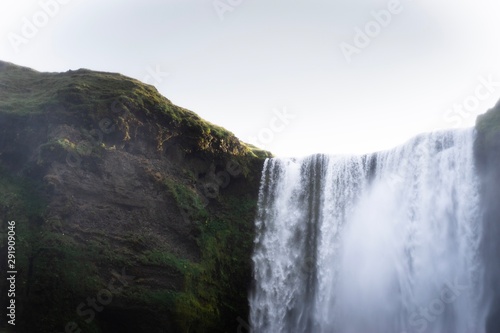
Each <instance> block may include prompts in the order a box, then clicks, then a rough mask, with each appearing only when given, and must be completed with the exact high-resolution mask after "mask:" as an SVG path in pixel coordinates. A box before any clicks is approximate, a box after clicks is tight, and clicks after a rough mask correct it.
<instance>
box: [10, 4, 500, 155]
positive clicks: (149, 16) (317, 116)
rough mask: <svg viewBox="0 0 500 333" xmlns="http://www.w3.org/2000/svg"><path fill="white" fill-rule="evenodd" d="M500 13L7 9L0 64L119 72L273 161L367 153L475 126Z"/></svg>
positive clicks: (497, 64) (498, 54)
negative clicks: (423, 135)
mask: <svg viewBox="0 0 500 333" xmlns="http://www.w3.org/2000/svg"><path fill="white" fill-rule="evenodd" d="M499 9H500V3H498V1H493V0H492V1H488V0H456V1H449V0H446V1H445V0H400V1H397V0H390V1H386V0H383V1H382V0H330V1H326V0H325V1H320V0H216V1H213V0H141V1H139V0H134V1H132V0H128V1H127V0H99V1H97V0H41V1H32V0H23V1H19V0H2V2H1V3H0V38H1V39H0V59H2V60H6V61H10V62H14V63H17V64H19V65H23V66H29V67H32V68H35V69H37V70H40V71H67V70H69V69H78V68H89V69H93V70H100V71H110V72H120V73H123V74H125V75H128V76H131V77H134V78H137V79H140V80H142V81H146V82H148V83H151V84H153V85H155V86H156V87H157V88H158V90H159V91H160V92H161V93H162V94H163V95H165V96H166V97H167V98H169V99H170V100H171V101H172V102H174V103H175V104H177V105H180V106H183V107H185V108H188V109H191V110H193V111H195V112H196V113H198V114H199V115H200V116H202V117H203V118H205V119H207V120H209V121H211V122H213V123H216V124H218V125H221V126H224V127H226V128H227V129H229V130H231V131H232V132H233V133H235V134H236V135H237V136H238V137H239V138H240V139H242V140H244V141H247V142H251V143H254V144H256V145H258V146H261V147H263V148H267V149H269V150H271V151H272V152H274V153H275V154H277V155H295V156H298V155H304V154H312V153H317V152H324V153H335V154H338V153H340V154H348V153H365V152H371V151H376V150H382V149H388V148H391V147H393V146H396V145H398V144H401V143H403V142H405V141H406V140H407V139H408V138H410V137H411V136H413V135H415V134H417V133H420V132H424V131H429V130H433V129H436V128H452V127H457V126H460V127H463V126H471V125H473V123H474V120H475V118H476V116H477V114H479V113H482V112H484V111H486V110H487V109H488V108H490V107H492V106H493V105H494V104H495V103H496V101H497V100H498V99H500V43H499V39H500V38H499V34H500V20H499V19H498V13H499ZM167 73H168V74H167ZM497 82H498V83H497Z"/></svg>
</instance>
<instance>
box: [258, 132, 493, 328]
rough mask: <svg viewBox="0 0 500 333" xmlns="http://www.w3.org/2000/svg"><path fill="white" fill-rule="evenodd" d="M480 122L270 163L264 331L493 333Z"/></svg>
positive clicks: (261, 222) (264, 222) (264, 184)
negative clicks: (485, 297) (477, 143)
mask: <svg viewBox="0 0 500 333" xmlns="http://www.w3.org/2000/svg"><path fill="white" fill-rule="evenodd" d="M473 141H474V130H473V129H465V130H459V131H452V132H451V131H450V132H435V133H430V134H425V135H421V136H419V137H416V138H414V139H412V140H411V141H409V142H408V143H407V144H405V145H403V146H400V147H398V148H396V149H393V150H390V151H386V152H379V153H374V154H370V155H365V156H349V157H345V156H325V155H315V156H310V157H306V158H301V159H294V158H275V159H268V160H267V161H266V162H265V165H264V170H263V174H262V180H261V188H260V194H259V204H258V212H257V218H256V229H257V235H256V239H255V250H254V254H253V258H252V259H253V264H254V279H255V286H254V288H253V290H252V292H251V293H250V296H249V299H250V322H251V329H252V332H255V333H266V332H268V333H285V332H293V333H332V332H334V333H416V332H426V333H427V332H428V333H484V332H485V315H484V313H485V309H483V306H482V304H481V303H482V302H481V298H480V297H481V295H482V292H483V291H482V289H481V286H482V283H481V281H482V278H483V272H482V269H483V264H482V262H481V260H482V259H481V257H480V254H479V247H480V240H481V232H482V230H481V223H480V220H481V218H480V210H479V193H478V179H477V175H476V171H475V166H474V159H473Z"/></svg>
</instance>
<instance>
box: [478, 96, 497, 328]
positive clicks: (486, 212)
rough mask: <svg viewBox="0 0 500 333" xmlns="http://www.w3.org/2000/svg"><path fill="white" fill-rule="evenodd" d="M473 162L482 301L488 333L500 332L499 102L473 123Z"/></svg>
mask: <svg viewBox="0 0 500 333" xmlns="http://www.w3.org/2000/svg"><path fill="white" fill-rule="evenodd" d="M476 129H477V139H476V143H475V154H476V161H477V166H478V170H479V175H480V180H481V202H482V207H481V214H483V221H484V223H483V226H482V228H483V235H484V236H483V237H484V239H483V241H482V242H481V243H482V248H481V251H482V255H483V257H484V260H486V262H487V263H488V265H486V267H485V276H484V282H482V283H484V295H482V297H483V298H484V303H485V304H486V306H487V309H488V310H487V311H488V326H487V332H488V333H496V332H500V284H499V283H498V281H500V266H499V265H498V258H500V205H499V204H498V200H499V198H500V167H499V166H500V102H499V103H498V104H497V105H496V106H495V107H494V108H493V109H491V110H489V111H488V112H487V113H485V114H483V115H481V116H479V117H478V119H477V122H476Z"/></svg>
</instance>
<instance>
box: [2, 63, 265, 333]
mask: <svg viewBox="0 0 500 333" xmlns="http://www.w3.org/2000/svg"><path fill="white" fill-rule="evenodd" d="M268 156H270V154H269V153H268V152H265V151H261V150H258V149H256V148H255V147H252V146H250V145H246V144H244V143H242V142H241V141H239V140H238V139H237V138H236V137H235V136H234V135H233V134H232V133H230V132H228V131H226V130H225V129H223V128H221V127H218V126H216V125H213V124H210V123H208V122H206V121H204V120H202V119H201V118H200V117H199V116H197V115H196V114H195V113H193V112H191V111H189V110H186V109H183V108H181V107H178V106H175V105H174V104H172V103H171V102H170V101H169V100H168V99H166V98H164V97H163V96H161V95H160V94H159V93H158V92H157V91H156V89H155V88H154V87H152V86H149V85H146V84H143V83H141V82H139V81H137V80H134V79H131V78H127V77H125V76H122V75H119V74H112V73H103V72H93V71H89V70H85V69H81V70H77V71H68V72H66V73H40V72H37V71H34V70H31V69H28V68H24V67H19V66H16V65H13V64H10V63H5V62H0V174H1V175H0V219H1V228H0V231H1V234H0V258H1V260H0V271H2V272H6V271H7V270H8V267H7V255H8V246H7V245H8V244H7V233H8V231H9V229H8V224H7V222H8V221H13V220H14V221H15V223H16V224H15V233H16V248H15V251H16V262H15V268H16V270H17V272H18V273H17V276H16V290H15V301H16V317H15V318H16V330H15V331H16V332H50V333H53V332H80V330H81V332H235V331H236V330H237V329H238V327H240V328H241V327H246V323H245V322H244V320H245V319H246V318H247V313H248V304H247V291H248V287H249V285H250V281H251V262H250V257H251V251H252V245H253V232H254V230H253V218H254V214H255V208H256V202H257V195H258V188H259V181H260V173H261V169H262V163H263V161H264V159H265V158H266V157H268ZM8 289H9V285H8V283H7V281H6V280H5V279H2V280H1V282H0V291H1V294H2V295H7V292H8ZM8 302H9V300H7V299H6V298H2V307H3V309H5V308H6V307H7V306H8ZM2 317H3V318H6V316H5V314H4V311H2ZM7 318H8V317H7ZM1 323H2V324H3V323H5V321H4V320H2V321H1ZM5 326H7V325H5ZM0 329H1V328H0Z"/></svg>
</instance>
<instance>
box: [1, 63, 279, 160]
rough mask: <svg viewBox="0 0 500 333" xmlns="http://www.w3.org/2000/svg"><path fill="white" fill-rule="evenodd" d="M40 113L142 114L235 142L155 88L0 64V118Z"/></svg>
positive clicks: (251, 150)
mask: <svg viewBox="0 0 500 333" xmlns="http://www.w3.org/2000/svg"><path fill="white" fill-rule="evenodd" d="M43 112H49V113H51V112H54V113H56V114H64V115H86V116H87V115H88V116H90V118H91V119H94V120H100V119H102V118H104V117H114V116H116V115H119V114H120V113H123V112H131V113H135V115H137V114H139V113H145V114H146V115H147V116H152V117H153V118H152V119H155V120H156V121H160V119H161V118H163V119H164V120H165V121H167V122H168V123H169V124H170V125H173V126H176V127H178V128H182V129H183V130H185V131H192V133H198V134H197V135H201V136H202V137H214V138H216V139H219V140H221V141H228V140H236V137H235V136H234V134H233V133H231V132H229V131H228V130H226V129H224V128H223V127H220V126H217V125H214V124H212V123H210V122H208V121H206V120H204V119H202V118H201V117H200V116H198V115H197V114H196V113H194V112H193V111H190V110H187V109H185V108H182V107H179V106H176V105H174V104H173V103H172V102H171V101H170V100H168V99H167V98H165V97H164V96H162V95H161V94H160V93H159V92H158V91H157V90H156V88H155V87H153V86H151V85H148V84H144V83H142V82H140V81H138V80H135V79H132V78H129V77H126V76H123V75H121V74H115V73H106V72H95V71H90V70H86V69H79V70H76V71H68V72H65V73H42V72H38V71H35V70H32V69H29V68H26V67H21V66H17V65H14V64H11V63H6V62H2V61H0V115H1V114H17V115H23V116H25V115H30V114H36V113H43ZM243 147H244V148H246V151H247V153H248V154H249V155H250V156H253V157H257V158H265V157H270V156H271V154H270V153H269V152H266V151H264V150H261V149H259V148H257V147H254V146H251V145H243Z"/></svg>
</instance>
